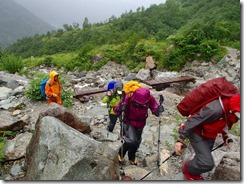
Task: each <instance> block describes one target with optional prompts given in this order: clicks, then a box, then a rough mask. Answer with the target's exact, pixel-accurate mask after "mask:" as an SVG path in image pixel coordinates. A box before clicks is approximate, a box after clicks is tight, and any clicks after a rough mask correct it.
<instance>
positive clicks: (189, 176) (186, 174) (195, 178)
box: [182, 162, 204, 180]
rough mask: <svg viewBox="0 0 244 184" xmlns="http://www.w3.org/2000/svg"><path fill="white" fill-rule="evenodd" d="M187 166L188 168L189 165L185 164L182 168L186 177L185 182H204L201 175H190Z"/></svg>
mask: <svg viewBox="0 0 244 184" xmlns="http://www.w3.org/2000/svg"><path fill="white" fill-rule="evenodd" d="M187 166H188V163H187V162H185V163H184V165H183V167H182V172H183V174H184V176H185V180H204V179H203V177H202V176H201V175H200V174H199V175H193V174H190V173H189V171H188V167H187Z"/></svg>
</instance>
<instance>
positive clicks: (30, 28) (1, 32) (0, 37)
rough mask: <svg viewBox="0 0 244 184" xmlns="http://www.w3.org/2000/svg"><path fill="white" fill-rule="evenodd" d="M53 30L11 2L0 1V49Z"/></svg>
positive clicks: (9, 0)
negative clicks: (25, 38)
mask: <svg viewBox="0 0 244 184" xmlns="http://www.w3.org/2000/svg"><path fill="white" fill-rule="evenodd" d="M52 29H54V28H53V27H52V26H51V25H49V24H47V23H46V22H44V21H42V20H41V19H40V18H38V17H36V16H35V15H33V14H32V13H31V12H29V11H28V10H27V9H25V8H23V7H22V6H20V5H18V4H17V3H16V2H15V1H13V0H0V47H3V48H5V47H7V46H8V45H10V44H12V43H14V42H16V41H17V39H20V38H23V37H25V36H33V35H34V34H36V33H39V34H43V33H45V34H46V33H47V31H50V30H52Z"/></svg>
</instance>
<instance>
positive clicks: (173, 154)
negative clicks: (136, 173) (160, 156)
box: [140, 151, 177, 180]
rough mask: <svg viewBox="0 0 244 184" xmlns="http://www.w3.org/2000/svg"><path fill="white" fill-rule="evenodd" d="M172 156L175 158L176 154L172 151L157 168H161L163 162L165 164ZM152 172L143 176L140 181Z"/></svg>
mask: <svg viewBox="0 0 244 184" xmlns="http://www.w3.org/2000/svg"><path fill="white" fill-rule="evenodd" d="M172 156H174V157H175V156H177V155H176V152H175V151H174V152H173V153H172V154H171V155H170V156H169V157H168V158H166V159H165V160H164V161H163V162H162V163H161V164H158V167H159V166H161V165H162V164H163V163H164V162H166V161H167V160H169V159H170V158H171V157H172ZM153 171H154V170H152V171H150V172H148V173H147V174H146V175H145V176H143V177H142V178H141V179H140V180H143V179H144V178H146V177H147V176H148V175H149V174H151V173H152V172H153Z"/></svg>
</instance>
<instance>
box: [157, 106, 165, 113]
mask: <svg viewBox="0 0 244 184" xmlns="http://www.w3.org/2000/svg"><path fill="white" fill-rule="evenodd" d="M158 108H159V109H158V110H159V113H160V114H161V113H162V112H164V106H162V105H160V106H159V107H158Z"/></svg>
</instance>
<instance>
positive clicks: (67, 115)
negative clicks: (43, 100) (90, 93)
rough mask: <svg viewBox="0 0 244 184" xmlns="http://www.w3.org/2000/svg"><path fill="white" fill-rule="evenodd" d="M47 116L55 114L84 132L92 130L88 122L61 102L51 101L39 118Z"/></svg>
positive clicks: (54, 115)
mask: <svg viewBox="0 0 244 184" xmlns="http://www.w3.org/2000/svg"><path fill="white" fill-rule="evenodd" d="M45 116H53V117H55V118H57V119H59V120H60V121H62V122H64V123H65V124H67V125H69V126H71V127H72V128H74V129H76V130H78V131H80V132H82V133H87V134H89V133H90V132H91V127H90V125H89V124H88V123H86V122H82V121H81V119H80V118H79V117H78V116H76V115H75V114H74V113H72V112H70V111H68V110H67V109H65V108H64V107H63V106H61V105H59V104H56V103H51V104H50V105H49V107H48V109H47V110H46V111H45V112H42V113H40V114H39V118H38V119H39V120H40V119H41V118H43V117H45Z"/></svg>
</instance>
